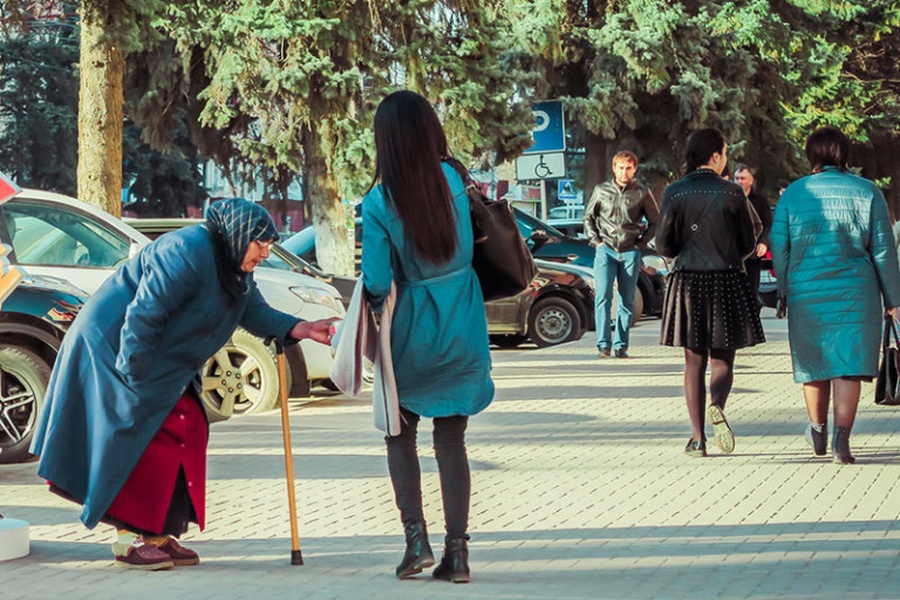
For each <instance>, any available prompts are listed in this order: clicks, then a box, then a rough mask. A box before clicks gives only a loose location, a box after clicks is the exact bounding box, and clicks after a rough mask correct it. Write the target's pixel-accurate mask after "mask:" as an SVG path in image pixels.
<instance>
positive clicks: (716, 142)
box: [684, 127, 725, 173]
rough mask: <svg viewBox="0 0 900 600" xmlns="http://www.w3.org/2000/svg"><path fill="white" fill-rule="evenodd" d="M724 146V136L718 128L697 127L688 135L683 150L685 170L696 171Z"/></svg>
mask: <svg viewBox="0 0 900 600" xmlns="http://www.w3.org/2000/svg"><path fill="white" fill-rule="evenodd" d="M723 148H725V136H723V135H722V132H721V131H719V130H718V129H713V128H712V127H709V128H706V129H698V130H697V131H695V132H694V133H692V134H691V135H689V136H688V139H687V148H686V149H685V152H684V158H685V162H686V163H687V172H688V173H690V172H691V171H696V170H697V169H698V168H700V167H702V166H703V165H705V164H706V163H708V162H709V159H710V158H711V157H712V155H713V154H715V153H716V152H721V151H722V149H723Z"/></svg>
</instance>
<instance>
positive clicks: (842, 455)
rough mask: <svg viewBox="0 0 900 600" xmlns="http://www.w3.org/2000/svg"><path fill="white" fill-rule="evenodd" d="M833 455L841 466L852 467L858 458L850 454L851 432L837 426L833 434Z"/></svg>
mask: <svg viewBox="0 0 900 600" xmlns="http://www.w3.org/2000/svg"><path fill="white" fill-rule="evenodd" d="M831 455H832V457H833V459H834V462H836V463H837V464H840V465H852V464H853V463H855V462H856V458H855V457H854V456H853V455H852V454H850V430H849V429H847V428H846V427H837V426H835V428H834V431H832V433H831Z"/></svg>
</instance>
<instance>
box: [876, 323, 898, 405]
mask: <svg viewBox="0 0 900 600" xmlns="http://www.w3.org/2000/svg"><path fill="white" fill-rule="evenodd" d="M875 404H883V405H886V406H900V332H898V330H897V323H895V322H894V318H893V317H891V316H890V315H887V316H886V317H885V318H884V336H883V337H882V340H881V366H880V367H879V368H878V379H876V380H875Z"/></svg>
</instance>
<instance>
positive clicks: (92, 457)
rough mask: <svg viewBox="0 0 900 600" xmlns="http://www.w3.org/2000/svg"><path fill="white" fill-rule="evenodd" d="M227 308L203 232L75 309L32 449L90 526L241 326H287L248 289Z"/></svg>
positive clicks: (121, 274) (142, 259) (171, 245)
mask: <svg viewBox="0 0 900 600" xmlns="http://www.w3.org/2000/svg"><path fill="white" fill-rule="evenodd" d="M251 288H252V290H251V291H250V293H249V294H247V295H246V296H243V297H241V298H238V299H236V300H233V301H232V300H231V299H230V297H229V296H227V294H226V293H225V291H224V290H223V289H222V287H221V286H220V284H219V279H218V274H217V272H216V263H215V256H214V251H213V246H212V242H211V240H210V238H209V234H208V232H207V230H206V228H205V226H204V225H196V226H194V227H189V228H186V229H182V230H179V231H177V232H173V233H169V234H166V235H164V236H161V237H160V238H159V239H158V240H156V241H155V242H154V243H152V244H150V245H149V246H147V247H146V248H144V249H143V250H142V251H141V252H140V253H139V254H138V255H137V256H135V257H133V258H132V259H130V260H129V261H128V262H127V263H126V264H124V265H123V266H122V268H120V269H119V270H118V271H116V273H115V274H114V275H113V276H112V277H111V278H110V279H108V280H107V281H106V282H105V283H104V284H103V285H102V286H101V287H100V289H99V290H97V293H96V294H94V295H93V296H92V297H91V298H90V299H89V300H88V302H87V303H86V304H85V305H84V308H83V309H82V311H81V313H80V314H79V315H78V317H77V318H76V319H75V322H74V323H73V324H72V327H71V329H69V331H68V333H67V334H66V337H65V339H64V341H63V344H62V348H61V349H60V353H59V357H58V358H57V360H56V364H55V367H54V369H53V372H52V374H51V376H50V383H49V387H48V390H47V398H46V404H45V406H44V409H43V411H42V413H41V416H40V421H39V423H38V426H37V430H36V432H35V437H34V441H33V443H32V447H31V452H32V453H34V454H40V464H39V465H38V475H40V476H41V477H43V478H44V479H46V480H47V481H49V482H51V483H53V484H54V485H56V486H57V487H59V488H61V489H62V490H64V491H65V492H68V493H69V494H70V495H72V496H73V498H74V499H75V500H77V501H79V502H81V503H82V504H83V505H84V508H83V510H82V512H81V520H82V522H84V524H85V525H86V526H88V527H94V526H95V525H96V524H97V523H98V522H99V520H100V519H101V518H102V517H103V515H104V514H105V513H106V510H107V509H108V508H109V506H110V504H111V503H112V501H113V499H114V498H115V497H116V495H117V494H118V493H119V490H120V489H121V488H122V485H123V484H124V483H125V481H126V480H127V479H128V475H129V474H130V473H131V471H132V469H134V466H135V465H136V464H137V461H138V459H139V458H140V457H141V455H142V454H143V452H144V450H145V449H146V447H147V445H148V444H149V442H150V440H151V438H152V437H153V436H154V435H155V434H156V432H157V431H158V430H159V428H160V426H161V425H162V423H163V421H164V420H165V418H166V417H167V416H168V414H169V413H170V412H171V410H172V408H173V407H174V406H175V403H176V402H177V401H178V399H179V397H180V396H181V394H182V393H183V392H184V390H185V388H186V387H187V386H188V385H189V384H190V382H191V380H192V379H193V378H194V377H195V376H196V375H197V374H198V372H199V370H200V368H201V367H202V366H203V364H204V363H205V362H206V360H208V359H209V357H211V356H212V355H213V354H214V353H215V352H216V351H217V350H218V349H219V348H220V347H222V345H223V344H224V343H225V342H226V341H227V340H228V338H229V337H231V335H232V334H233V333H234V331H235V329H236V328H237V326H238V325H239V324H240V325H242V326H244V327H245V328H246V329H247V330H249V331H250V332H252V333H254V334H256V335H259V336H267V335H277V336H279V337H281V338H285V339H286V338H287V335H288V333H289V331H290V329H291V328H292V327H293V326H294V324H296V322H297V318H296V317H292V316H291V315H288V314H285V313H282V312H279V311H276V310H275V309H273V308H271V307H269V306H268V305H267V304H266V303H265V301H264V300H263V298H262V296H261V295H260V293H259V290H257V289H256V286H255V284H251Z"/></svg>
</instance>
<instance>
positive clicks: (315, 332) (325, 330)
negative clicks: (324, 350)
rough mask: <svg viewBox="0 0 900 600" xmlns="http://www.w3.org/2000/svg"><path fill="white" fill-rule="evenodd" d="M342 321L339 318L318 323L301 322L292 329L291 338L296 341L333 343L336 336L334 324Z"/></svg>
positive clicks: (322, 320)
mask: <svg viewBox="0 0 900 600" xmlns="http://www.w3.org/2000/svg"><path fill="white" fill-rule="evenodd" d="M335 321H340V318H339V317H331V318H329V319H319V320H318V321H300V322H299V323H297V324H296V325H294V327H293V328H291V333H290V336H291V337H292V338H294V339H295V340H305V339H309V340H313V341H316V342H320V343H322V344H329V343H331V336H332V335H334V322H335Z"/></svg>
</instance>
